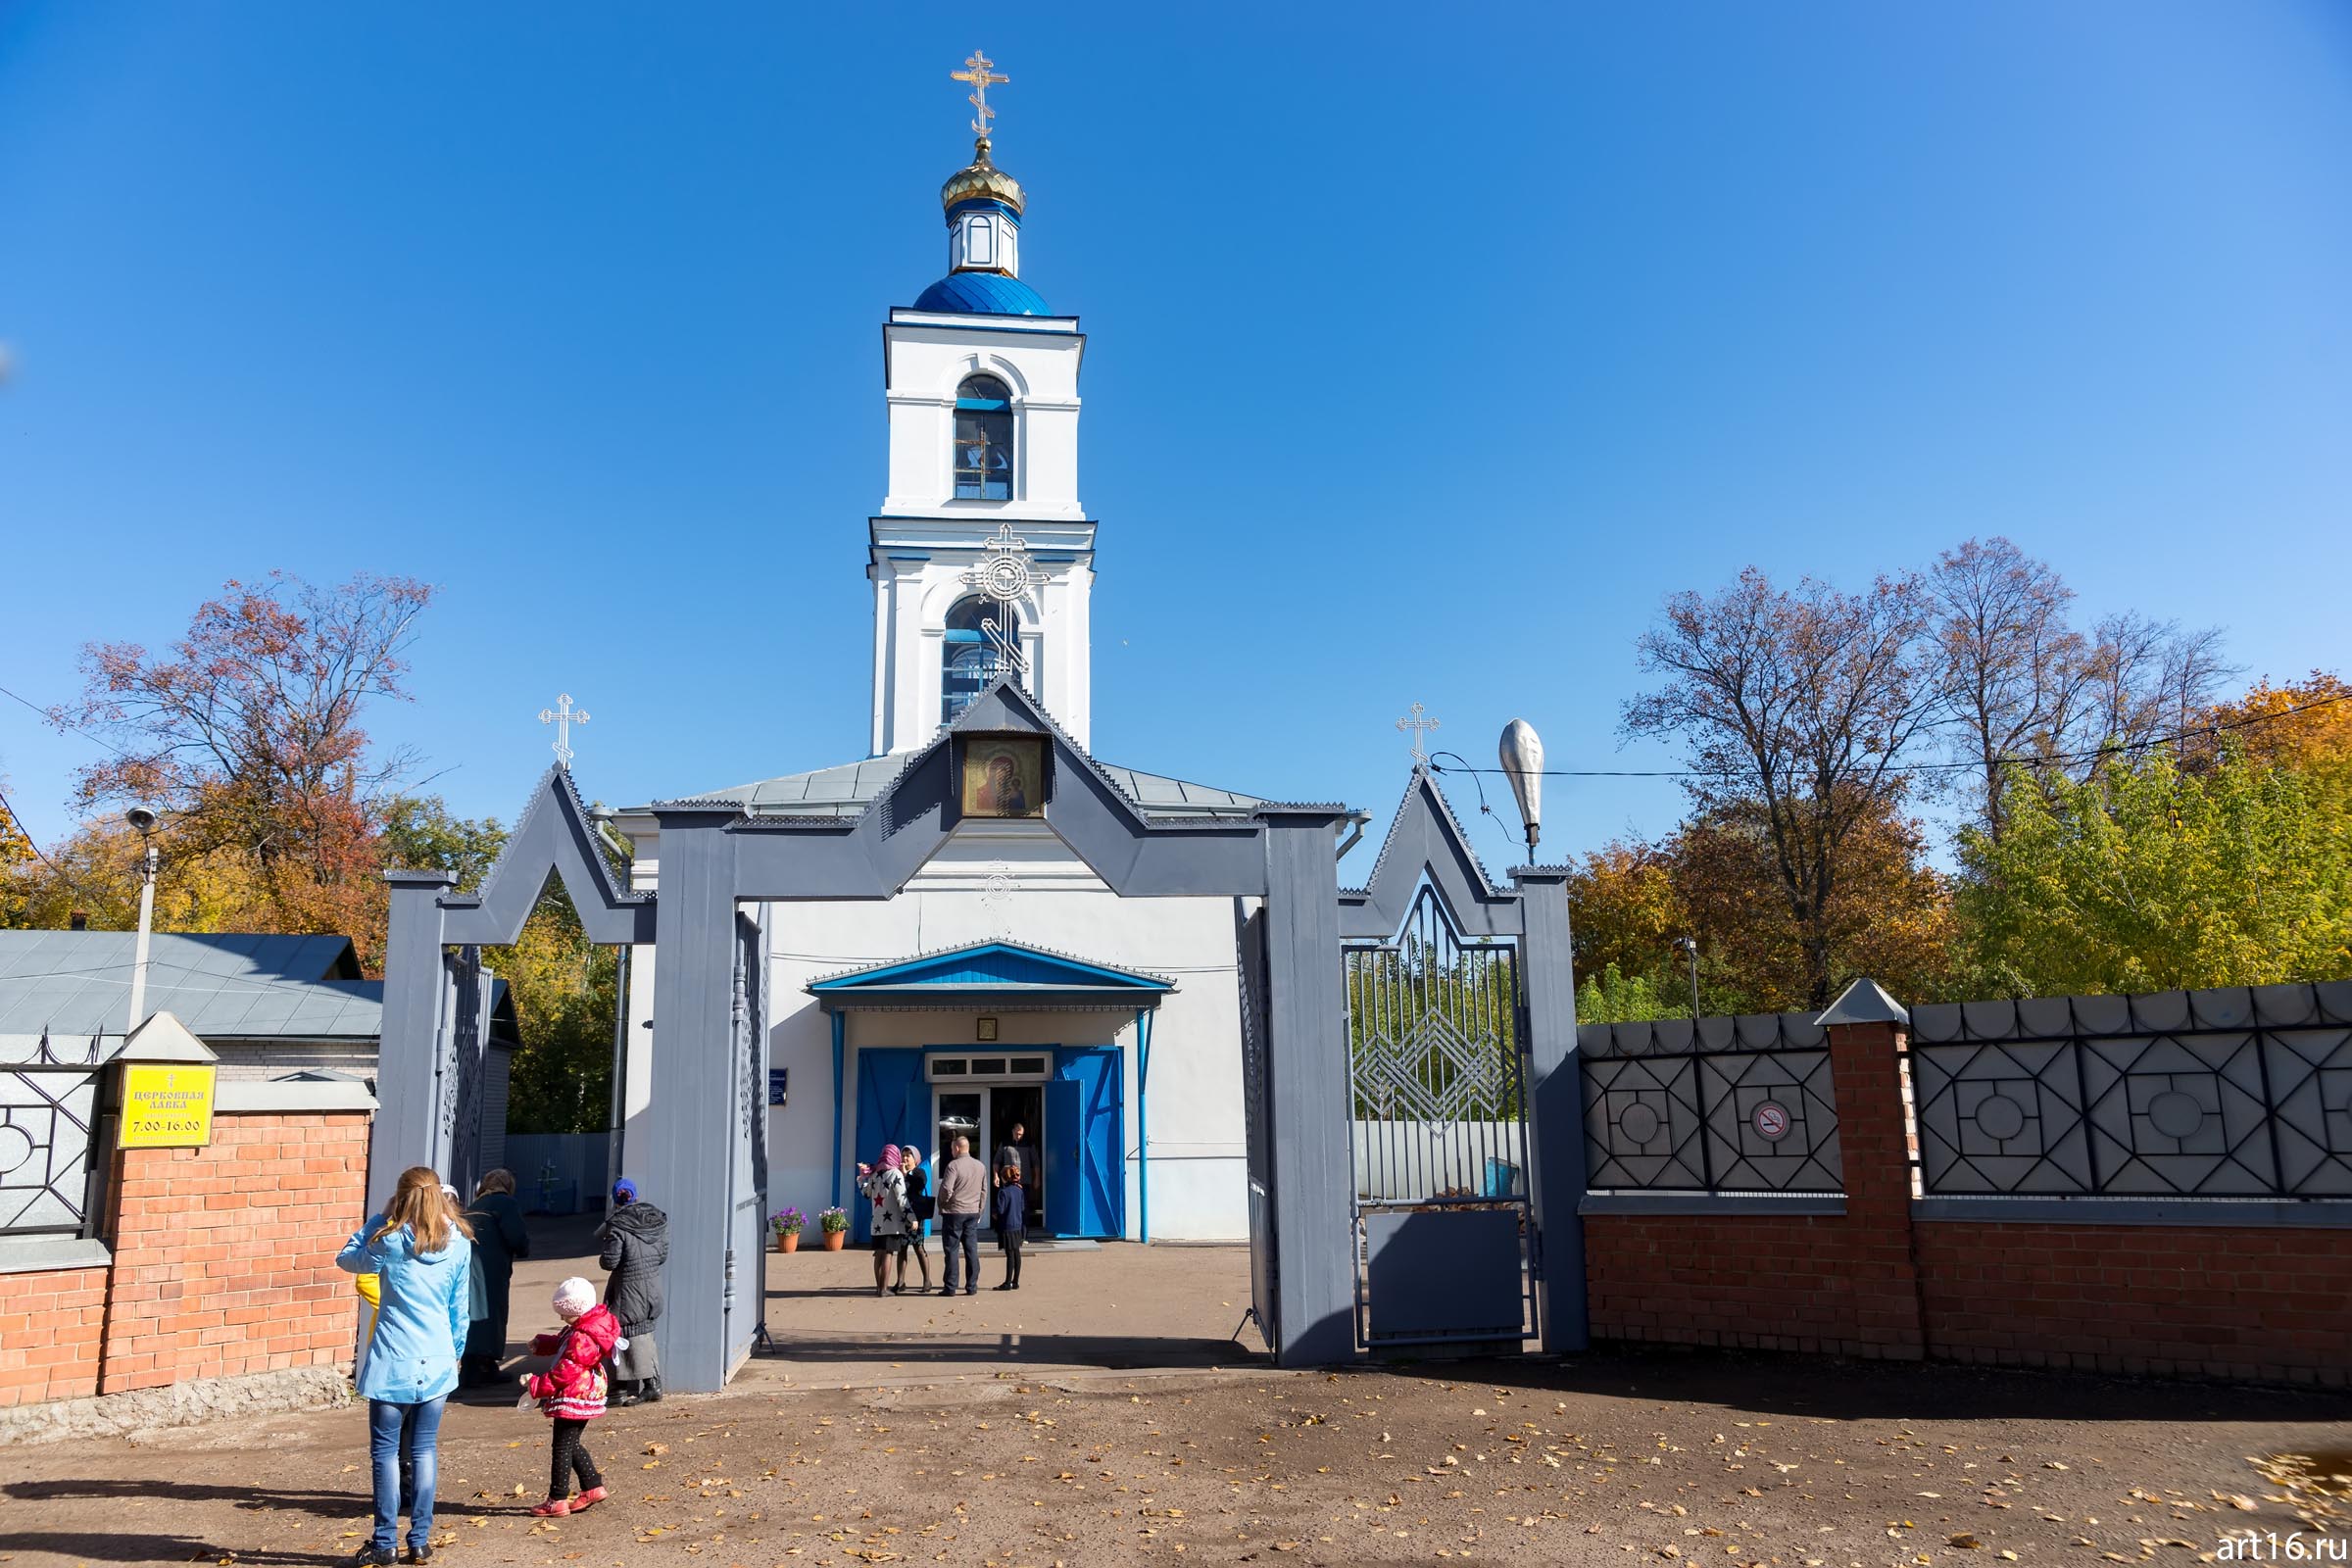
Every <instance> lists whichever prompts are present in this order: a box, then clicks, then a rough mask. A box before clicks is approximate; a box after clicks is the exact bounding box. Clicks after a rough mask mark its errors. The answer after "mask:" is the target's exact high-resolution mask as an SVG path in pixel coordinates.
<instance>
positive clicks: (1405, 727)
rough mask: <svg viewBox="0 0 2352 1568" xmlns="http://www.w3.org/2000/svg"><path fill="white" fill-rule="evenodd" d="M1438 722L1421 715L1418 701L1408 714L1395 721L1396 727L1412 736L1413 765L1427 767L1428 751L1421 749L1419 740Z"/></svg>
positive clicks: (1435, 726)
mask: <svg viewBox="0 0 2352 1568" xmlns="http://www.w3.org/2000/svg"><path fill="white" fill-rule="evenodd" d="M1438 722H1439V721H1438V720H1437V719H1434V718H1428V717H1425V716H1424V715H1423V713H1422V710H1421V705H1420V704H1419V703H1415V704H1414V705H1413V711H1412V713H1411V715H1410V716H1408V717H1405V718H1400V719H1398V720H1397V729H1398V730H1399V731H1401V732H1402V733H1404V734H1407V735H1410V736H1412V738H1413V765H1414V766H1415V767H1427V766H1428V765H1429V753H1427V752H1425V751H1423V750H1422V749H1421V742H1422V739H1423V737H1424V736H1426V735H1427V734H1428V732H1429V731H1431V730H1433V729H1436V728H1437V727H1438Z"/></svg>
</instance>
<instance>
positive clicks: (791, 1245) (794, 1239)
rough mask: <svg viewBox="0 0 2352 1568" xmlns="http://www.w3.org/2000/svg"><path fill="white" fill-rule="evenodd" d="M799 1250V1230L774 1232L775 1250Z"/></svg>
mask: <svg viewBox="0 0 2352 1568" xmlns="http://www.w3.org/2000/svg"><path fill="white" fill-rule="evenodd" d="M776 1250H777V1251H779V1252H797V1251H799V1250H801V1233H800V1232H799V1231H778V1232H776Z"/></svg>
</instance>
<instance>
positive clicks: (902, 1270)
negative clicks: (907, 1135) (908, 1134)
mask: <svg viewBox="0 0 2352 1568" xmlns="http://www.w3.org/2000/svg"><path fill="white" fill-rule="evenodd" d="M899 1171H900V1174H902V1175H903V1176H905V1177H906V1178H907V1246H906V1249H905V1250H903V1251H901V1252H900V1253H899V1283H898V1284H896V1285H894V1286H892V1287H891V1290H892V1291H893V1292H894V1293H895V1294H897V1295H900V1296H904V1295H906V1294H907V1255H908V1254H909V1253H911V1254H913V1257H914V1263H915V1267H917V1268H919V1269H921V1270H922V1271H923V1294H924V1295H925V1296H928V1295H930V1294H931V1254H930V1253H929V1252H926V1251H924V1250H923V1223H924V1221H926V1220H928V1219H929V1218H930V1217H931V1173H930V1172H929V1171H927V1170H925V1169H923V1152H922V1151H921V1150H919V1149H917V1148H915V1147H914V1146H913V1145H912V1144H908V1145H907V1146H906V1147H905V1148H904V1149H901V1150H900V1151H899Z"/></svg>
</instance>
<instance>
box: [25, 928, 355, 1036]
mask: <svg viewBox="0 0 2352 1568" xmlns="http://www.w3.org/2000/svg"><path fill="white" fill-rule="evenodd" d="M135 942H136V938H135V937H134V936H133V934H132V933H130V932H127V931H0V1036H5V1035H31V1036H37V1035H39V1034H41V1033H42V1032H43V1031H44V1030H45V1031H48V1032H49V1033H51V1034H54V1035H59V1036H71V1035H85V1036H86V1035H91V1034H111V1035H120V1034H121V1033H122V1032H123V1023H124V1021H125V1013H126V1011H127V1009H128V1007H129V1005H130V970H131V956H132V949H133V946H134V944H135ZM383 996H384V988H383V982H382V981H380V980H363V979H361V978H360V965H359V957H358V955H357V954H356V953H355V952H354V951H353V949H352V945H351V939H350V938H349V937H339V936H269V935H259V934H253V933H229V932H223V933H218V934H215V933H188V932H159V933H157V934H156V935H155V937H154V938H153V939H152V946H151V948H150V950H149V954H148V968H147V1006H148V1008H149V1009H150V1010H151V1011H155V1012H165V1011H169V1012H172V1013H173V1014H175V1015H176V1016H177V1017H178V1018H179V1020H180V1022H181V1023H183V1024H185V1025H187V1027H188V1029H189V1031H190V1032H191V1033H193V1034H194V1035H195V1036H196V1037H197V1038H198V1039H200V1040H201V1039H206V1038H209V1037H214V1036H218V1037H220V1038H222V1039H228V1040H256V1039H306V1040H332V1039H367V1040H372V1039H374V1038H375V1037H376V1036H377V1035H378V1034H380V1033H381V1032H382V1019H383Z"/></svg>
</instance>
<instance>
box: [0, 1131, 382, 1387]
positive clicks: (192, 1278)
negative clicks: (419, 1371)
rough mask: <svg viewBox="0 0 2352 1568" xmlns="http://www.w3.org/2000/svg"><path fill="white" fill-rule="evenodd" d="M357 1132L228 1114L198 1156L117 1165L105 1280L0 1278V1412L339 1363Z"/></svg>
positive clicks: (159, 1156) (168, 1155) (361, 1165)
mask: <svg viewBox="0 0 2352 1568" xmlns="http://www.w3.org/2000/svg"><path fill="white" fill-rule="evenodd" d="M113 1158H114V1167H113V1170H112V1171H111V1172H110V1184H109V1191H108V1199H107V1201H108V1206H109V1223H108V1227H107V1240H108V1242H109V1244H110V1246H111V1248H112V1250H113V1253H114V1259H113V1262H112V1264H111V1265H105V1266H96V1267H78V1268H71V1269H55V1270H47V1271H42V1272H32V1273H19V1274H5V1275H0V1405H13V1404H23V1403H28V1402H31V1401H33V1400H37V1399H53V1398H66V1397H75V1396H81V1395H90V1394H117V1393H122V1392H123V1391H125V1390H129V1389H144V1388H155V1387H159V1386H161V1385H165V1384H171V1383H177V1382H182V1381H186V1380H189V1379H194V1378H215V1377H234V1376H238V1375H240V1374H245V1373H253V1372H274V1371H280V1370H283V1369H286V1368H290V1367H307V1366H329V1365H336V1364H340V1363H343V1362H346V1361H348V1360H349V1359H350V1354H351V1347H352V1330H353V1324H354V1317H353V1296H352V1291H351V1281H350V1278H349V1277H348V1276H346V1275H345V1274H343V1273H342V1272H341V1271H340V1270H338V1269H337V1268H336V1267H335V1266H334V1253H335V1250H336V1249H337V1247H339V1246H340V1244H341V1243H342V1241H343V1239H344V1238H345V1237H346V1236H348V1235H350V1234H351V1232H352V1231H354V1230H356V1229H357V1228H358V1227H359V1225H360V1222H361V1220H362V1219H363V1218H364V1217H365V1216H364V1213H363V1204H364V1203H365V1201H366V1194H367V1183H368V1113H367V1112H365V1111H358V1110H348V1111H327V1112H317V1113H286V1112H276V1111H270V1112H253V1113H236V1112H227V1111H223V1112H222V1113H220V1114H217V1115H216V1116H215V1118H214V1122H213V1142H212V1144H211V1145H210V1146H209V1147H208V1148H204V1149H129V1150H122V1151H119V1152H116V1153H115V1154H114V1156H113Z"/></svg>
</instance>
